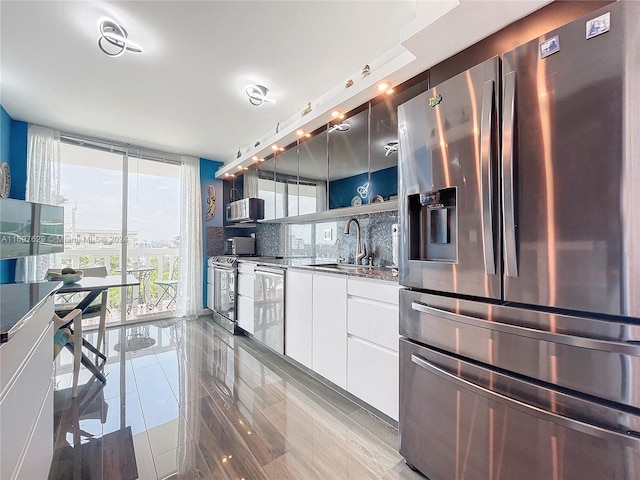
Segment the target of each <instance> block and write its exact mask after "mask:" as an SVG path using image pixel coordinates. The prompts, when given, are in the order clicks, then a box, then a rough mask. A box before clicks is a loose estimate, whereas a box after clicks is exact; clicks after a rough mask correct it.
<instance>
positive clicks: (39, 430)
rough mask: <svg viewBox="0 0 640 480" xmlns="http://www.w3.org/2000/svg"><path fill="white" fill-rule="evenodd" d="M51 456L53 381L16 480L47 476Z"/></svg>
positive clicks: (31, 479)
mask: <svg viewBox="0 0 640 480" xmlns="http://www.w3.org/2000/svg"><path fill="white" fill-rule="evenodd" d="M52 458H53V381H52V382H51V384H50V385H49V390H48V393H47V397H46V398H45V400H44V403H43V404H42V410H41V411H40V417H39V418H38V420H37V422H36V428H35V430H34V431H33V435H32V436H31V442H30V443H29V446H28V447H27V451H26V452H25V456H24V458H23V459H22V466H21V467H20V473H19V474H18V476H17V477H16V478H17V480H33V479H34V478H47V476H48V475H49V469H50V467H51V459H52Z"/></svg>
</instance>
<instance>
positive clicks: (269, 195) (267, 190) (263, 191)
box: [245, 157, 276, 220]
mask: <svg viewBox="0 0 640 480" xmlns="http://www.w3.org/2000/svg"><path fill="white" fill-rule="evenodd" d="M275 174H276V161H275V158H274V157H271V158H269V159H267V160H265V161H264V162H261V163H258V164H256V176H257V178H256V179H255V181H256V183H257V192H258V197H259V198H262V199H263V200H264V219H265V220H273V219H274V218H276V181H275ZM246 175H247V174H246V173H245V176H246Z"/></svg>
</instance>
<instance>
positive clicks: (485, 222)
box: [480, 80, 496, 275]
mask: <svg viewBox="0 0 640 480" xmlns="http://www.w3.org/2000/svg"><path fill="white" fill-rule="evenodd" d="M494 95H495V94H494V81H493V80H489V81H487V82H485V83H484V87H483V90H482V113H481V124H480V170H481V177H480V180H481V183H480V189H481V192H482V249H483V253H484V271H485V273H486V274H487V275H495V273H496V261H495V252H494V244H493V205H492V201H493V184H492V181H491V180H492V178H493V175H492V168H491V160H492V158H491V157H492V153H493V152H492V148H491V147H492V145H493V119H494V115H493V112H494V104H495V102H494Z"/></svg>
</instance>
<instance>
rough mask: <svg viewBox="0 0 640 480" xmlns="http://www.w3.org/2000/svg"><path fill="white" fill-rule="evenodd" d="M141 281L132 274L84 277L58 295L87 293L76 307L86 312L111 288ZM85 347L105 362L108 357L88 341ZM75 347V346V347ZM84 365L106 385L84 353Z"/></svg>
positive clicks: (59, 291)
mask: <svg viewBox="0 0 640 480" xmlns="http://www.w3.org/2000/svg"><path fill="white" fill-rule="evenodd" d="M139 284H140V281H139V280H138V279H137V278H136V277H135V276H134V275H131V274H128V275H125V276H122V275H107V276H105V277H84V278H82V279H80V280H79V281H77V282H75V283H69V284H64V285H63V286H62V287H61V288H59V289H58V291H57V292H56V293H58V294H67V293H78V292H86V293H87V294H86V295H85V296H84V297H83V298H82V300H80V301H79V302H78V304H77V305H75V307H74V308H78V309H80V310H82V311H83V312H85V311H86V310H87V309H88V308H89V306H90V305H91V303H92V302H93V301H94V300H95V299H96V298H98V296H99V295H100V294H101V293H102V292H103V291H104V290H107V289H109V288H116V287H131V286H136V285H139ZM71 323H73V321H71V322H69V324H71ZM83 346H85V347H87V348H88V349H89V350H91V351H92V352H94V353H96V354H97V355H98V356H100V357H101V358H102V359H103V360H106V357H105V355H104V353H103V352H100V351H99V350H98V349H97V348H96V347H95V346H94V345H92V344H91V343H90V342H89V341H88V340H86V339H84V340H83ZM74 347H75V346H74ZM81 362H82V364H83V365H84V366H85V367H86V368H87V369H88V370H89V371H90V372H91V373H92V374H94V375H95V376H96V378H98V379H99V380H100V381H101V382H103V383H106V381H107V380H106V377H105V376H104V375H103V373H102V372H101V371H100V369H99V368H98V366H97V365H96V364H95V363H94V362H92V361H91V360H90V359H89V358H88V357H87V356H86V355H85V354H84V353H83V354H82V360H81Z"/></svg>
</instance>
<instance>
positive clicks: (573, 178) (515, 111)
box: [399, 2, 640, 480]
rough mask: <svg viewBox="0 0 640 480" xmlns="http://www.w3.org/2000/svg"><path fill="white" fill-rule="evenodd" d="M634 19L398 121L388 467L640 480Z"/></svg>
mask: <svg viewBox="0 0 640 480" xmlns="http://www.w3.org/2000/svg"><path fill="white" fill-rule="evenodd" d="M638 18H640V3H638V2H617V3H615V4H612V5H610V6H607V7H605V8H603V9H601V10H598V11H596V12H594V13H593V14H590V15H589V16H587V17H583V18H581V19H579V20H577V21H575V22H572V23H571V24H568V25H566V26H564V27H562V28H560V29H557V30H555V31H552V32H549V33H548V34H546V35H544V36H543V37H540V38H538V39H536V40H533V41H531V42H529V43H527V44H524V45H521V46H518V47H516V48H515V49H513V50H511V51H509V52H507V53H505V54H504V55H502V56H501V57H499V58H498V57H496V58H492V59H490V60H488V61H487V62H484V63H482V64H480V65H477V66H475V67H473V68H471V69H470V70H468V71H466V72H463V73H461V74H460V75H457V76H455V77H453V78H451V79H449V80H447V81H445V82H443V83H441V84H439V85H436V86H434V87H433V88H432V89H431V90H429V91H428V92H426V93H424V94H422V95H420V96H418V97H416V98H414V99H412V100H410V101H409V102H407V103H405V104H403V105H401V106H400V107H399V134H400V137H399V142H400V147H399V154H400V156H399V167H400V172H399V187H400V192H401V201H400V207H399V209H400V211H399V216H400V253H399V257H400V259H399V261H400V272H399V279H400V282H401V284H402V285H403V286H404V287H405V288H404V289H403V290H402V291H401V293H400V312H401V313H400V333H401V335H402V336H403V338H402V339H401V341H400V364H401V366H400V420H399V429H400V453H401V454H402V455H403V456H404V457H405V459H406V460H407V462H408V463H409V464H411V465H413V466H414V467H416V468H417V469H418V470H420V471H421V472H422V473H424V474H425V475H426V476H428V477H429V478H430V479H431V480H439V479H441V480H442V479H460V478H488V479H512V478H523V477H526V478H532V479H536V480H538V479H582V478H616V479H635V478H640V385H639V384H638V382H636V381H635V379H637V378H638V377H639V375H640V251H639V250H638V248H637V246H636V245H639V244H640V215H639V214H638V211H637V207H635V208H634V205H636V204H637V202H638V200H637V199H638V198H639V197H640V122H639V121H638V119H639V118H640V117H639V115H638V105H640V82H639V81H638V78H640V56H638V55H637V51H638V45H639V44H640V29H638V28H637V19H638ZM634 247H635V249H634Z"/></svg>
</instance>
